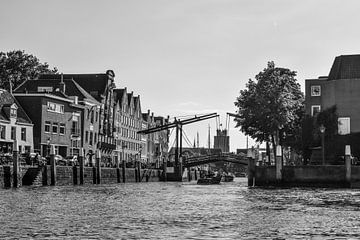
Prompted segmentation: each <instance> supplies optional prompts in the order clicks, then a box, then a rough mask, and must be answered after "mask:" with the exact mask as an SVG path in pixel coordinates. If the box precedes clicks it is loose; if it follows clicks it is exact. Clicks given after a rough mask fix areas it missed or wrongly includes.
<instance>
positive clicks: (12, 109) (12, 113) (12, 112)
mask: <svg viewBox="0 0 360 240" xmlns="http://www.w3.org/2000/svg"><path fill="white" fill-rule="evenodd" d="M17 109H18V107H17V106H16V104H15V103H14V104H13V105H11V107H10V117H11V118H17Z"/></svg>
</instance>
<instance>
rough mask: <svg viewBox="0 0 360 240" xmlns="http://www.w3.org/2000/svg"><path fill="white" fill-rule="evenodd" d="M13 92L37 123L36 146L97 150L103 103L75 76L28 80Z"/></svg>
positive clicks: (65, 153) (61, 151)
mask: <svg viewBox="0 0 360 240" xmlns="http://www.w3.org/2000/svg"><path fill="white" fill-rule="evenodd" d="M14 95H15V96H16V98H17V99H18V100H19V101H21V103H22V104H24V106H25V105H26V106H27V107H26V111H27V112H28V114H29V116H31V119H34V120H33V121H34V124H35V134H34V139H35V146H36V148H37V150H38V151H39V152H41V154H42V155H47V154H48V152H47V151H48V147H49V145H54V146H55V153H56V154H59V155H62V156H64V157H65V156H74V155H78V154H79V151H80V147H83V148H84V150H85V154H86V155H87V156H88V158H89V157H91V156H92V155H93V153H94V152H95V150H96V144H97V139H98V137H97V134H98V128H99V127H98V126H99V124H98V122H99V119H100V117H99V115H100V103H99V102H98V101H97V100H96V99H95V98H93V97H92V96H91V95H90V94H88V93H87V92H86V91H85V90H84V89H83V88H82V87H81V86H80V85H79V84H77V83H76V82H75V81H74V80H72V79H64V76H63V75H61V76H60V79H51V78H50V79H39V80H28V81H25V82H24V83H23V84H22V85H20V86H19V87H18V88H17V89H16V90H15V91H14Z"/></svg>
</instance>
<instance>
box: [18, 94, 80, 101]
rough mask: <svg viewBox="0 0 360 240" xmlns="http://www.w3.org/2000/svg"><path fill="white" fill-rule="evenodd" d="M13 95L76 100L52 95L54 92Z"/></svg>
mask: <svg viewBox="0 0 360 240" xmlns="http://www.w3.org/2000/svg"><path fill="white" fill-rule="evenodd" d="M13 95H14V96H18V97H48V98H53V99H56V100H61V101H65V102H69V103H73V102H74V101H73V100H70V99H67V98H62V97H58V96H55V95H52V94H47V93H13Z"/></svg>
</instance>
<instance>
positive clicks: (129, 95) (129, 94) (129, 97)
mask: <svg viewBox="0 0 360 240" xmlns="http://www.w3.org/2000/svg"><path fill="white" fill-rule="evenodd" d="M132 95H133V94H132V93H128V94H127V97H128V105H129V106H130V105H131V98H132Z"/></svg>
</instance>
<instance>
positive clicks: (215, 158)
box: [183, 153, 248, 168]
mask: <svg viewBox="0 0 360 240" xmlns="http://www.w3.org/2000/svg"><path fill="white" fill-rule="evenodd" d="M219 161H224V162H231V163H236V164H241V165H248V159H247V157H246V155H245V154H234V153H218V154H211V155H199V156H190V157H183V167H184V168H188V167H195V166H198V165H202V164H208V163H214V162H219Z"/></svg>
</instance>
